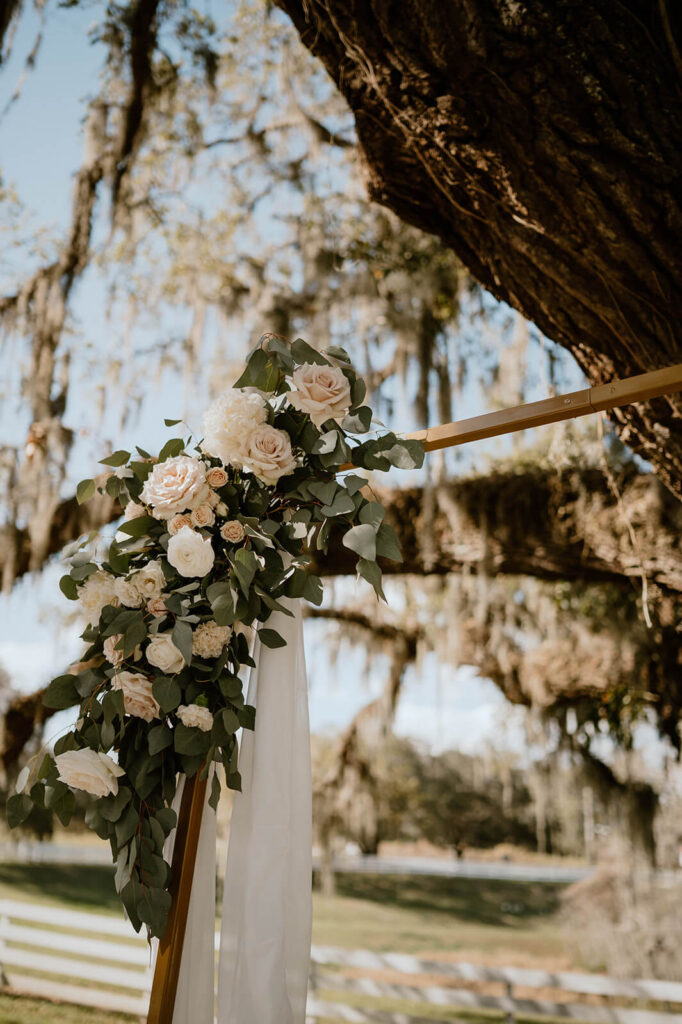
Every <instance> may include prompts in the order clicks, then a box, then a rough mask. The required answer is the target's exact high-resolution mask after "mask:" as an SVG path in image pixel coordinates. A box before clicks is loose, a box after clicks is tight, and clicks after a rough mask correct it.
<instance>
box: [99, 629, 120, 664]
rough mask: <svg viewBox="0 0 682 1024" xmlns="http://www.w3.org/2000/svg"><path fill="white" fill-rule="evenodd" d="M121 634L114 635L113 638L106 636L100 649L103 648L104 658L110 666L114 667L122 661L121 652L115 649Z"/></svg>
mask: <svg viewBox="0 0 682 1024" xmlns="http://www.w3.org/2000/svg"><path fill="white" fill-rule="evenodd" d="M122 636H123V633H115V634H114V636H108V637H107V638H106V639H105V641H104V643H103V644H102V647H103V648H104V657H105V658H106V659H107V661H108V662H109V664H110V665H113V666H114V667H116V666H117V665H120V664H121V662H122V661H123V651H122V650H121V649H120V648H117V647H116V644H117V643H118V642H119V640H120V639H121V637H122Z"/></svg>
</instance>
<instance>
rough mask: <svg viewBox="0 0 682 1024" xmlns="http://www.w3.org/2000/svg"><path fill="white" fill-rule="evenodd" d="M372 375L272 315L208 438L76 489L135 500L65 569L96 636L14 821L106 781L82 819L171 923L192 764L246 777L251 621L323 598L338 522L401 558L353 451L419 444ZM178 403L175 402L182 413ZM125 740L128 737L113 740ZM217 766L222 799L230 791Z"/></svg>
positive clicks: (373, 560) (68, 687)
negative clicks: (168, 848)
mask: <svg viewBox="0 0 682 1024" xmlns="http://www.w3.org/2000/svg"><path fill="white" fill-rule="evenodd" d="M364 397H365V384H364V382H363V381H362V379H361V378H359V377H358V376H357V375H356V373H355V372H354V370H353V367H352V365H351V362H350V359H349V357H348V355H347V354H346V352H345V351H344V350H343V349H341V348H329V349H327V350H326V351H325V352H324V353H322V352H319V351H317V350H316V349H314V348H312V347H311V346H310V345H308V344H307V343H306V342H304V341H302V340H301V339H298V340H297V341H295V342H293V344H290V343H289V342H288V341H285V340H284V339H282V338H280V337H277V336H273V335H265V336H264V337H263V338H262V339H261V341H260V342H259V344H258V346H257V347H256V348H255V349H254V350H253V352H251V354H250V356H249V358H248V361H247V364H246V369H245V371H244V373H243V375H242V376H241V377H240V379H239V380H238V381H237V382H236V384H235V385H234V388H233V389H231V390H229V391H227V392H225V393H224V394H223V395H221V396H220V397H219V398H218V399H217V400H216V401H215V402H214V403H213V404H212V405H211V406H210V408H209V409H208V411H207V412H206V414H205V416H204V420H203V438H202V440H201V441H200V442H199V443H198V444H197V445H196V446H195V447H193V448H192V449H191V450H190V445H191V444H192V440H191V438H189V439H187V440H182V439H178V438H173V439H171V440H170V441H168V443H167V444H165V445H164V447H163V449H162V450H161V452H160V453H159V455H158V457H153V456H152V455H150V454H149V453H148V452H146V451H144V450H143V449H141V448H138V449H137V455H136V456H131V454H130V453H129V452H127V451H117V452H114V454H113V455H110V456H109V457H108V458H105V459H102V460H101V461H102V463H103V464H104V465H106V466H108V467H111V469H112V472H111V474H110V475H109V476H108V478H107V479H106V482H105V483H103V484H100V486H99V488H98V485H97V484H96V482H95V481H94V480H84V481H82V482H81V483H80V484H79V486H78V491H77V496H78V500H79V501H80V502H82V501H86V500H88V499H89V498H90V497H92V496H93V494H94V493H95V491H96V490H97V489H99V490H102V487H104V488H105V489H106V491H107V493H108V494H109V495H111V496H112V497H114V498H117V499H118V500H119V501H120V503H121V506H122V508H123V521H122V522H121V523H120V525H119V526H118V529H117V532H116V535H115V537H114V539H113V540H112V541H111V543H110V545H109V547H108V551H107V553H106V557H105V558H104V559H103V561H101V563H98V562H97V561H96V560H95V559H94V557H93V555H92V551H93V547H92V545H93V538H87V539H86V540H85V541H83V542H81V543H80V544H78V545H76V546H75V548H74V549H72V551H71V553H70V555H69V557H70V565H71V567H70V571H69V573H68V574H67V575H65V576H63V577H62V579H61V582H60V586H61V589H62V591H63V592H64V594H65V595H66V597H67V598H70V599H71V600H74V601H78V602H80V606H81V608H82V610H83V612H84V615H85V618H86V619H87V622H88V625H87V628H86V629H85V631H84V633H83V634H82V636H83V639H84V640H85V641H86V642H87V643H88V645H89V646H88V649H87V651H86V652H85V654H84V656H83V662H82V663H81V665H85V667H83V668H82V670H81V671H79V672H78V674H71V673H67V674H65V675H60V676H57V678H56V679H53V680H52V682H51V683H50V685H49V687H48V689H47V691H46V695H45V704H46V706H47V707H50V708H69V707H72V706H77V707H78V708H79V717H78V720H77V722H76V725H75V726H74V728H73V729H71V730H70V731H69V732H67V733H66V734H65V735H64V736H62V737H60V738H59V739H58V740H57V742H56V743H55V745H54V754H52V753H45V754H43V753H42V752H41V754H40V755H36V757H35V758H33V759H32V761H31V762H29V764H28V765H27V766H26V767H25V768H24V769H23V771H22V772H21V773H20V776H19V779H18V781H17V793H16V794H15V795H13V796H12V797H11V798H10V799H9V801H8V806H7V812H8V820H9V824H10V826H12V827H15V826H17V825H20V824H21V823H22V822H23V821H25V820H26V818H27V817H28V815H29V813H30V812H31V809H32V807H33V806H34V805H36V806H39V807H45V808H50V809H51V810H52V811H53V812H54V813H55V814H56V815H57V816H58V817H59V819H60V821H61V822H62V823H63V824H65V825H66V824H67V823H68V822H69V820H70V818H71V815H72V813H73V810H74V807H75V796H74V791H75V790H81V791H84V792H86V793H89V794H92V795H93V796H94V797H96V799H95V800H94V801H92V803H91V804H90V805H89V806H88V809H87V812H86V822H87V824H88V825H89V827H90V828H92V829H94V831H95V832H96V833H97V834H98V835H99V836H101V837H102V838H105V839H108V840H109V842H110V844H111V850H112V854H113V859H114V862H115V865H116V876H115V880H116V888H117V891H118V893H119V894H120V897H121V900H122V901H123V904H124V906H125V908H126V911H127V913H128V916H129V917H130V920H131V921H132V923H133V925H134V926H135V928H136V929H137V930H139V929H140V928H141V927H142V926H143V925H145V926H146V929H147V934H148V936H161V935H162V933H163V930H164V926H165V922H166V918H167V914H168V911H169V909H170V904H171V897H170V894H169V891H168V889H169V884H170V867H169V865H168V863H167V862H166V861H165V860H164V856H163V849H164V842H165V840H166V837H167V836H168V835H169V833H170V832H171V830H172V829H173V828H174V826H175V824H176V815H175V812H174V810H173V809H172V807H171V804H172V801H173V797H174V795H175V792H176V785H177V780H178V776H179V775H180V774H184V775H186V776H188V777H192V776H194V775H195V774H196V773H197V772H200V773H202V775H203V776H204V777H205V776H206V775H207V773H208V772H209V769H210V766H211V764H212V763H213V762H217V763H220V764H222V765H223V766H224V769H225V778H226V782H227V786H228V787H231V788H233V789H239V788H240V777H239V771H238V739H237V733H238V730H239V729H240V727H241V728H245V729H253V728H254V725H255V709H254V708H252V707H250V706H249V705H247V704H246V703H245V701H244V694H243V688H242V679H241V677H240V671H241V669H242V667H243V666H252V665H253V664H254V662H253V660H252V658H251V655H250V650H251V647H250V636H251V635H252V633H253V632H254V630H257V633H258V637H259V638H260V642H261V643H262V644H265V645H266V646H268V647H279V646H282V645H283V643H284V641H283V640H282V638H281V636H280V635H279V634H278V633H277V632H276V631H275V630H273V629H271V628H268V627H267V626H264V625H262V624H263V623H266V622H267V620H268V618H269V616H270V615H271V613H272V612H273V611H274V610H279V611H282V612H285V613H286V614H289V615H290V614H291V612H290V610H288V609H287V608H286V606H285V605H283V604H282V602H281V599H282V598H306V599H307V600H309V601H312V602H313V603H315V604H319V603H320V601H321V600H322V583H321V580H320V579H319V578H318V577H317V576H316V575H314V573H313V572H312V571H311V561H312V558H311V554H310V553H311V552H312V551H321V552H326V550H327V547H328V544H329V540H330V536H331V535H332V533H333V532H337V533H338V534H339V535H341V538H342V542H343V544H344V545H345V546H346V548H348V549H349V550H350V551H351V552H352V553H353V555H354V556H355V558H356V564H357V571H358V573H359V574H360V575H361V576H362V577H364V578H365V579H366V580H368V581H369V583H371V585H372V586H373V587H374V589H375V591H376V592H377V594H378V595H380V596H383V592H382V589H381V570H380V568H379V565H378V564H377V558H378V557H384V558H389V559H395V560H399V559H400V557H401V554H400V549H399V545H398V543H397V539H396V536H395V533H394V532H393V530H392V529H391V527H390V526H388V525H387V524H386V523H385V522H384V521H383V519H384V509H383V507H382V506H381V504H379V503H378V502H377V501H374V500H369V499H368V498H367V497H366V496H365V494H364V493H363V492H364V489H365V485H366V483H367V480H366V477H364V476H362V475H358V474H357V473H355V472H354V471H352V470H350V471H349V470H348V467H349V466H351V467H358V468H363V469H366V470H386V469H388V468H389V467H391V466H396V467H399V468H413V467H418V466H420V465H421V462H422V459H423V449H422V447H421V445H420V444H419V443H417V442H414V441H406V440H401V439H399V438H398V437H396V435H395V434H392V433H384V434H383V435H381V436H379V435H376V434H374V435H373V436H371V437H369V438H368V439H365V440H362V439H361V435H363V434H368V432H369V431H370V427H371V423H372V412H371V409H370V408H369V407H368V406H366V405H364V404H363V400H364ZM178 422H179V421H177V420H166V424H167V425H168V426H173V425H175V424H176V423H178ZM112 754H113V755H114V756H112ZM219 780H220V776H219V774H218V773H217V772H216V773H213V777H212V784H211V793H210V804H211V806H212V807H213V808H214V809H215V807H216V806H217V803H218V799H219V796H220V786H221V783H220V781H219Z"/></svg>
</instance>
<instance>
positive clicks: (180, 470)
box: [140, 455, 210, 519]
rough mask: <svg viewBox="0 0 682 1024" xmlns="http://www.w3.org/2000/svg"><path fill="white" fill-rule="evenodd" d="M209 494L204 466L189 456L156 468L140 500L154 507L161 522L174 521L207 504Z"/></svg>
mask: <svg viewBox="0 0 682 1024" xmlns="http://www.w3.org/2000/svg"><path fill="white" fill-rule="evenodd" d="M209 490H210V488H209V486H208V483H207V482H206V467H205V465H204V463H203V462H200V461H199V460H198V459H192V458H190V456H189V455H175V456H174V457H173V458H171V459H166V461H165V462H159V463H157V465H156V466H154V469H153V470H152V471H151V473H150V474H149V476H148V477H147V479H146V480H145V483H144V487H143V488H142V493H141V495H140V497H141V499H142V501H143V502H144V503H145V504H146V505H151V507H152V509H153V514H154V515H155V516H156V518H157V519H172V517H173V516H174V515H176V514H177V513H178V512H186V511H187V509H194V508H197V507H198V506H199V505H201V504H202V503H203V502H205V501H206V499H207V497H208V494H209Z"/></svg>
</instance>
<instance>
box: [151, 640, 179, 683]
mask: <svg viewBox="0 0 682 1024" xmlns="http://www.w3.org/2000/svg"><path fill="white" fill-rule="evenodd" d="M145 654H146V656H147V661H148V662H149V664H150V665H154V666H155V667H156V668H160V669H161V671H162V672H163V673H164V675H171V676H172V675H175V673H176V672H181V671H182V669H183V668H184V667H185V664H186V662H185V659H184V658H183V656H182V654H181V653H180V651H179V650H178V648H177V647H176V646H175V644H174V643H173V637H172V634H171V633H157V634H156V636H153V637H152V638H151V640H150V641H149V643H148V645H147V650H146V651H145Z"/></svg>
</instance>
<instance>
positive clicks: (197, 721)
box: [175, 704, 213, 732]
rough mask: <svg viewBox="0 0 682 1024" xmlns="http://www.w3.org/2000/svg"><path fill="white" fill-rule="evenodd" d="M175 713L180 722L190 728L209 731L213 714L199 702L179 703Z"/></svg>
mask: <svg viewBox="0 0 682 1024" xmlns="http://www.w3.org/2000/svg"><path fill="white" fill-rule="evenodd" d="M175 713H176V715H177V716H178V718H179V719H180V721H181V722H182V724H183V725H186V726H188V727H189V728H190V729H191V728H195V729H201V731H202V732H209V731H210V730H211V729H212V727H213V715H212V714H211V712H210V711H209V710H208V708H202V707H201V706H200V705H199V704H181V705H180V707H179V708H178V710H177V711H176V712H175Z"/></svg>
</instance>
